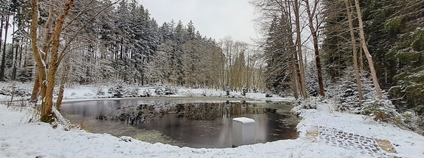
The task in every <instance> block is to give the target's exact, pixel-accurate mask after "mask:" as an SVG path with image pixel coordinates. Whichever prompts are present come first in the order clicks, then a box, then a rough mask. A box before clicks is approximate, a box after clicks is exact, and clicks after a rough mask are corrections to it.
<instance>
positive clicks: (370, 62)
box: [355, 0, 382, 100]
mask: <svg viewBox="0 0 424 158" xmlns="http://www.w3.org/2000/svg"><path fill="white" fill-rule="evenodd" d="M355 6H356V12H357V14H358V21H359V36H360V38H361V45H362V47H363V49H364V53H365V56H366V57H367V61H368V65H369V67H370V71H371V76H372V81H373V83H374V87H375V91H376V93H377V96H378V99H380V100H381V99H382V94H381V89H380V85H379V84H378V79H377V74H376V72H375V69H374V62H373V60H372V56H371V54H370V52H369V51H368V47H367V44H366V43H365V35H364V24H363V22H362V14H361V7H360V6H359V0H355Z"/></svg>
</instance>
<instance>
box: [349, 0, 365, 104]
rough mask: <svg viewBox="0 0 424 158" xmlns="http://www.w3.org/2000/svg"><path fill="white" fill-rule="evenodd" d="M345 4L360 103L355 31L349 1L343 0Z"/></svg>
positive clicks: (360, 101)
mask: <svg viewBox="0 0 424 158" xmlns="http://www.w3.org/2000/svg"><path fill="white" fill-rule="evenodd" d="M345 4H346V11H347V17H348V20H349V30H350V36H351V41H352V50H353V69H355V79H356V84H357V85H358V95H359V105H362V100H363V95H362V84H361V77H360V76H359V69H358V57H357V55H356V54H357V50H356V40H355V33H354V32H353V22H352V14H351V12H350V6H351V5H350V3H349V0H345Z"/></svg>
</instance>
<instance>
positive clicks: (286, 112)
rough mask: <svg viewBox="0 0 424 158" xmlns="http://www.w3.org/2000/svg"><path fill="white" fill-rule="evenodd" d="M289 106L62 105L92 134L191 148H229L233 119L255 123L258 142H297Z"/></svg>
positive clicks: (215, 101)
mask: <svg viewBox="0 0 424 158" xmlns="http://www.w3.org/2000/svg"><path fill="white" fill-rule="evenodd" d="M291 108H292V106H291V105H290V103H280V104H270V103H253V102H250V101H247V102H244V101H240V100H229V101H226V100H222V99H221V98H137V99H121V100H100V101H79V102H64V103H63V105H62V109H61V110H62V113H63V114H64V116H65V117H66V118H68V119H70V120H71V122H72V123H79V124H81V125H82V126H83V128H84V129H86V130H87V131H90V132H93V133H109V134H112V135H115V136H131V137H133V138H136V139H140V140H143V141H147V142H150V143H156V142H161V143H166V144H172V145H178V146H188V147H195V148H225V147H231V146H232V142H231V141H232V139H231V127H232V118H235V117H248V118H252V119H254V120H255V122H256V124H255V132H256V136H255V139H256V142H257V143H264V142H270V141H275V140H282V139H294V138H297V132H296V125H297V123H298V122H299V119H298V118H297V117H296V116H293V115H290V109H291Z"/></svg>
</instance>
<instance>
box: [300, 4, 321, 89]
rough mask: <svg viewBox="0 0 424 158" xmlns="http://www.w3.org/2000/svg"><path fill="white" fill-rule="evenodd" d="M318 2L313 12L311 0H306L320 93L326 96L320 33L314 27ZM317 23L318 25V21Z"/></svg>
mask: <svg viewBox="0 0 424 158" xmlns="http://www.w3.org/2000/svg"><path fill="white" fill-rule="evenodd" d="M318 2H319V0H318V1H317V0H315V4H314V9H313V10H312V12H311V9H310V5H309V1H308V0H305V3H306V11H307V13H308V20H309V28H310V29H311V34H312V39H313V41H314V52H315V64H316V67H317V73H318V85H319V94H320V95H321V96H325V93H324V84H323V81H322V70H321V69H322V68H321V60H320V57H319V47H318V34H317V31H316V29H315V28H314V22H313V17H314V16H315V15H316V10H317V6H318ZM317 25H318V22H317Z"/></svg>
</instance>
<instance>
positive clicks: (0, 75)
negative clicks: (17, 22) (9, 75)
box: [0, 15, 9, 81]
mask: <svg viewBox="0 0 424 158" xmlns="http://www.w3.org/2000/svg"><path fill="white" fill-rule="evenodd" d="M5 20H6V26H5V28H4V45H3V53H2V58H1V66H0V81H6V79H5V67H6V42H7V31H8V28H9V15H6V19H5Z"/></svg>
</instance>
